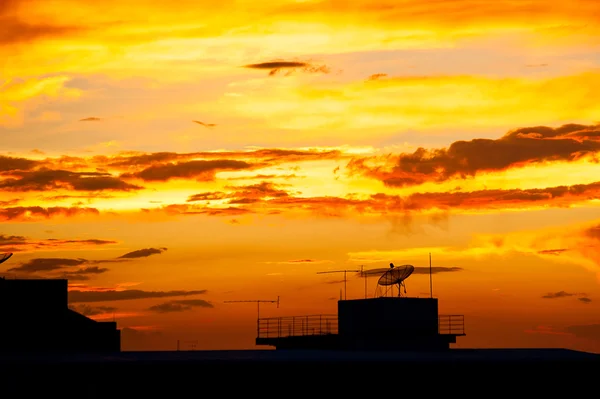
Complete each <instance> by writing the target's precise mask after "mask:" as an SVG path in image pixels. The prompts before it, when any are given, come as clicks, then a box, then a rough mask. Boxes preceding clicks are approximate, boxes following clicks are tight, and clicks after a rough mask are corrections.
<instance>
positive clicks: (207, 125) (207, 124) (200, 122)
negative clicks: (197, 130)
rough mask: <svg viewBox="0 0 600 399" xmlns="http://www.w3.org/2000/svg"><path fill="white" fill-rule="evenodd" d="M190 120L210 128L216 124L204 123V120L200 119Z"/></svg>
mask: <svg viewBox="0 0 600 399" xmlns="http://www.w3.org/2000/svg"><path fill="white" fill-rule="evenodd" d="M192 122H194V123H197V124H199V125H202V126H204V127H207V128H211V127H216V126H217V125H216V124H215V123H205V122H202V121H192Z"/></svg>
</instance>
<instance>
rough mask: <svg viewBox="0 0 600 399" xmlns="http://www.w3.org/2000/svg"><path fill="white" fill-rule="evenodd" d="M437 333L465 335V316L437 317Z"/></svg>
mask: <svg viewBox="0 0 600 399" xmlns="http://www.w3.org/2000/svg"><path fill="white" fill-rule="evenodd" d="M438 333H439V334H451V335H465V316H464V315H462V314H450V315H441V316H438Z"/></svg>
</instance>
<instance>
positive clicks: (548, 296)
mask: <svg viewBox="0 0 600 399" xmlns="http://www.w3.org/2000/svg"><path fill="white" fill-rule="evenodd" d="M572 296H581V297H586V296H587V294H584V293H573V292H565V291H558V292H549V293H547V294H546V295H543V296H542V298H545V299H556V298H567V297H572ZM579 299H581V298H579ZM584 302H585V301H584Z"/></svg>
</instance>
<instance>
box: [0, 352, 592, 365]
mask: <svg viewBox="0 0 600 399" xmlns="http://www.w3.org/2000/svg"><path fill="white" fill-rule="evenodd" d="M315 361H318V362H320V363H323V362H340V361H343V362H394V363H417V364H418V363H440V362H442V363H445V362H452V363H456V362H459V363H470V362H500V363H501V362H527V361H534V362H539V361H542V362H545V361H548V362H556V361H567V362H568V361H593V362H599V363H600V354H596V353H589V352H579V351H574V350H569V349H452V350H450V351H446V352H379V351H375V352H373V351H325V350H289V351H287V350H277V351H276V350H207V351H151V352H150V351H149V352H120V353H114V354H109V353H106V354H100V353H98V354H58V353H57V354H54V355H52V354H47V355H35V354H15V355H2V354H0V366H1V365H9V364H10V365H11V366H17V365H35V364H40V365H50V364H76V363H86V364H103V363H104V364H106V363H127V364H132V363H140V364H143V363H228V362H231V363H232V364H233V363H239V362H267V363H270V362H275V363H277V362H284V363H288V362H293V363H303V362H315Z"/></svg>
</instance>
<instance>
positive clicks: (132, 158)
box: [79, 148, 351, 170]
mask: <svg viewBox="0 0 600 399" xmlns="http://www.w3.org/2000/svg"><path fill="white" fill-rule="evenodd" d="M350 158H351V157H350V156H349V155H346V154H343V153H342V152H341V151H339V150H326V151H324V150H317V149H315V150H288V149H279V148H266V149H259V150H251V151H212V152H209V151H205V152H190V153H176V152H154V153H135V152H132V153H129V154H121V155H115V156H111V157H108V156H100V155H99V156H94V157H92V158H91V159H90V161H91V162H93V163H94V164H97V165H105V166H107V167H112V168H125V169H127V170H130V169H132V168H135V169H137V168H140V167H142V168H146V167H148V166H159V165H162V164H164V163H170V162H174V161H189V160H198V159H204V160H215V159H216V160H246V161H261V162H266V163H272V164H279V163H285V162H303V161H314V160H321V159H350ZM79 162H81V164H82V166H85V162H86V160H84V159H83V158H80V159H79Z"/></svg>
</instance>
